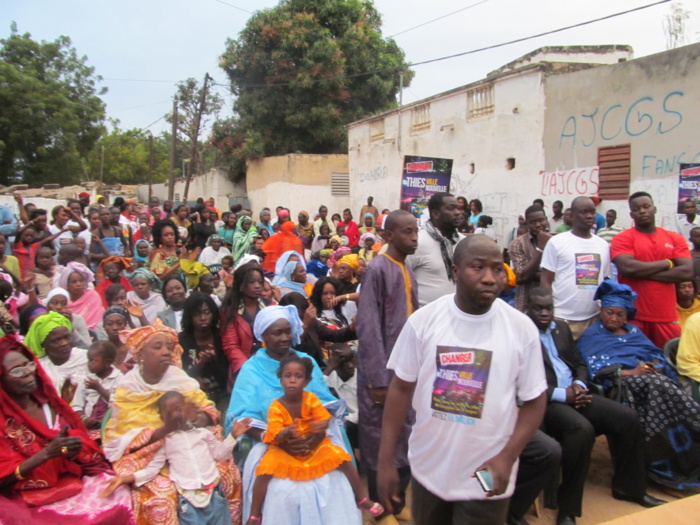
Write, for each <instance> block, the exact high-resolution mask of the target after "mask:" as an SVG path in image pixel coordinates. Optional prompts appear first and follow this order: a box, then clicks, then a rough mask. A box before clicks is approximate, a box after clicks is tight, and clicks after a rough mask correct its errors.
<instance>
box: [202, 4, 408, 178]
mask: <svg viewBox="0 0 700 525" xmlns="http://www.w3.org/2000/svg"><path fill="white" fill-rule="evenodd" d="M221 66H222V68H223V69H224V71H225V72H226V73H227V75H228V77H229V80H230V84H231V90H232V92H233V94H234V95H235V96H236V97H237V98H236V101H235V104H234V111H235V118H234V119H233V120H232V121H228V122H225V123H221V125H218V126H215V128H214V130H213V136H212V141H213V143H214V144H217V145H219V147H222V148H224V149H225V151H227V152H229V153H230V155H231V158H232V159H233V160H234V161H237V162H238V164H239V166H240V165H241V163H242V162H243V161H245V160H247V159H251V158H257V157H260V156H269V155H281V154H286V153H291V152H295V151H301V152H304V153H341V152H345V151H347V132H346V129H345V126H346V125H347V124H348V123H350V122H352V121H354V120H357V119H360V118H363V117H366V116H368V115H371V114H374V113H377V112H381V111H384V110H387V109H390V108H392V107H395V105H396V94H397V93H398V90H399V73H400V72H403V73H404V85H405V86H408V85H409V84H410V81H411V78H412V76H413V74H412V72H411V71H410V70H408V65H407V64H406V62H405V57H404V53H403V51H402V50H401V49H400V48H399V46H398V45H397V44H396V42H394V40H392V39H386V38H384V37H383V36H382V33H381V17H380V15H379V13H378V12H377V10H376V9H375V7H374V4H373V3H372V2H371V1H370V0H282V2H280V4H279V5H278V6H276V7H274V8H272V9H268V10H264V11H260V12H257V13H255V14H254V15H253V16H252V17H251V18H250V19H249V20H248V22H247V24H246V27H245V28H244V29H243V30H242V31H241V33H240V34H239V37H238V39H237V40H231V39H229V40H228V41H227V46H226V51H225V52H224V54H223V55H222V57H221Z"/></svg>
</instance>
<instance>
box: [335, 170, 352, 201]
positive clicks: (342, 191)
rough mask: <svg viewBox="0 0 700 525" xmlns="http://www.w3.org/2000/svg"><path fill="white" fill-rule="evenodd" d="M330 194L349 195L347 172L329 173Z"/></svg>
mask: <svg viewBox="0 0 700 525" xmlns="http://www.w3.org/2000/svg"><path fill="white" fill-rule="evenodd" d="M331 195H338V196H349V195H350V174H349V173H331Z"/></svg>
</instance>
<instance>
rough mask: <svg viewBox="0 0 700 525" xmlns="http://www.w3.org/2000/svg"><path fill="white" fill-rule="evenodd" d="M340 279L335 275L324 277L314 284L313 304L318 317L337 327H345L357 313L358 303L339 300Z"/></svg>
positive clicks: (323, 321) (325, 322)
mask: <svg viewBox="0 0 700 525" xmlns="http://www.w3.org/2000/svg"><path fill="white" fill-rule="evenodd" d="M339 289H340V281H338V279H336V278H335V277H322V278H321V279H319V280H318V281H317V282H316V284H315V285H314V291H313V293H312V294H311V304H312V305H314V307H315V308H316V316H317V317H318V319H319V320H320V321H321V322H322V323H324V324H326V325H329V326H332V327H335V328H345V327H346V326H349V325H350V321H351V320H352V319H353V318H354V317H355V315H357V304H356V303H355V302H354V301H345V302H341V301H337V300H336V298H337V297H344V296H341V295H339Z"/></svg>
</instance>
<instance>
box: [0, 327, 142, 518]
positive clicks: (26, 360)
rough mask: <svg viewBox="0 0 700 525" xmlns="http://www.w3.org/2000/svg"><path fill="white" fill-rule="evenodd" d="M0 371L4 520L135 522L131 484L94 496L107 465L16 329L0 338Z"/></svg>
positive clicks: (105, 479) (0, 510)
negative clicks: (18, 338)
mask: <svg viewBox="0 0 700 525" xmlns="http://www.w3.org/2000/svg"><path fill="white" fill-rule="evenodd" d="M56 315H59V314H56ZM0 373H1V374H2V375H1V377H0V383H1V385H2V386H1V387H0V523H26V524H30V523H52V524H67V523H81V524H83V523H84V524H89V525H93V524H105V525H109V524H113V523H124V524H133V523H135V521H134V517H133V514H132V510H131V497H130V494H129V490H128V489H126V488H122V489H120V490H119V491H117V492H116V493H115V494H113V495H112V496H111V497H109V498H106V499H99V498H97V495H98V494H100V492H101V491H102V490H103V489H104V488H105V487H106V486H107V484H108V483H109V481H110V480H111V479H112V478H113V473H112V471H111V470H110V468H109V465H108V464H107V462H106V461H105V458H104V456H103V455H102V452H101V451H100V449H99V447H98V446H97V444H96V443H95V442H94V441H93V440H92V439H90V438H89V437H88V434H87V431H86V429H85V427H84V426H83V424H82V423H81V422H80V417H78V415H77V414H76V413H75V412H73V410H71V408H70V407H69V406H68V404H67V403H66V402H65V401H64V400H62V399H61V398H60V397H59V396H58V394H57V392H56V389H55V388H54V387H53V385H52V383H51V380H50V379H49V377H48V376H47V375H46V373H45V372H44V371H43V369H42V368H41V366H40V365H39V364H38V362H37V359H36V357H35V356H33V355H32V354H31V353H30V352H29V351H28V350H27V349H26V348H25V347H24V346H23V345H22V344H21V343H19V342H17V341H16V340H15V339H14V338H13V336H7V337H4V338H3V339H1V340H0Z"/></svg>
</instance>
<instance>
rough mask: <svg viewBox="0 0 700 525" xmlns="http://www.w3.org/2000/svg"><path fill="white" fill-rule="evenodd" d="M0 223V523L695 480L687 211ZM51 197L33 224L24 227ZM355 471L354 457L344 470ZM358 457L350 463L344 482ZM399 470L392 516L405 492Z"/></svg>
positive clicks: (55, 212)
mask: <svg viewBox="0 0 700 525" xmlns="http://www.w3.org/2000/svg"><path fill="white" fill-rule="evenodd" d="M15 199H16V201H17V204H18V206H19V210H20V213H19V216H18V217H15V216H14V215H13V214H12V213H11V212H10V213H9V214H8V213H7V212H8V211H9V210H8V209H7V208H5V209H2V208H3V207H0V211H2V214H3V217H5V219H4V224H3V225H0V254H2V255H1V257H2V259H1V260H0V276H1V277H2V279H0V296H1V298H2V304H1V305H0V328H1V329H2V331H3V333H4V337H2V339H0V372H1V378H0V379H1V387H0V398H1V399H0V427H1V431H2V437H1V439H2V440H3V444H2V447H0V521H1V522H3V523H25V524H29V523H56V524H58V525H60V524H63V523H70V522H71V521H73V522H75V520H80V522H81V523H137V524H154V525H160V524H167V525H172V524H176V523H188V524H189V523H192V524H204V523H211V524H214V523H216V524H229V523H230V524H247V525H259V524H261V523H266V524H276V525H277V524H281V525H302V524H304V525H305V524H312V523H313V524H317V523H318V524H321V523H322V524H326V525H347V524H358V525H359V524H360V523H361V522H362V514H363V512H364V513H366V515H371V516H372V517H373V519H375V520H376V522H377V523H381V524H384V525H392V524H397V523H400V522H402V521H406V520H413V521H414V522H415V523H416V524H418V525H424V524H437V525H440V524H443V523H445V524H448V523H460V524H461V523H465V524H475V525H477V524H503V523H508V524H511V525H513V524H515V525H520V524H525V523H527V521H526V518H525V516H526V513H527V511H528V509H529V508H530V507H531V506H532V504H533V501H534V500H535V498H536V497H537V495H538V494H539V493H540V492H541V491H542V490H543V489H544V490H545V491H546V492H547V494H548V497H547V498H546V501H547V504H548V505H549V506H552V507H553V508H558V518H557V523H558V524H559V525H572V524H575V522H576V518H577V517H579V516H581V515H582V514H583V513H584V512H585V509H583V507H582V502H583V492H584V486H585V480H586V476H587V473H588V468H589V463H590V456H591V451H592V448H593V444H594V442H595V439H596V436H598V435H602V434H604V435H606V436H607V438H608V443H609V446H610V453H611V458H612V463H613V472H614V474H613V478H612V480H611V486H612V494H611V495H612V497H613V498H616V499H620V500H628V501H632V502H635V503H638V504H640V505H642V506H644V507H653V506H657V505H661V504H663V503H665V502H664V501H662V500H660V499H657V498H654V497H652V496H651V495H649V494H648V493H647V482H648V481H649V480H650V481H651V482H653V483H654V484H655V485H656V486H657V487H661V488H663V489H664V490H666V491H667V492H668V493H669V494H672V495H675V496H683V495H685V494H687V493H692V492H695V491H696V490H697V489H698V488H699V487H700V474H699V472H700V404H698V401H699V400H700V396H699V394H698V384H699V383H700V299H698V287H697V278H698V276H700V274H698V273H697V272H698V271H700V217H698V216H696V215H695V211H696V210H695V204H694V203H692V202H687V203H684V211H685V217H684V219H683V220H681V221H679V224H678V232H671V231H667V230H664V229H662V228H660V227H657V226H656V223H655V213H656V208H655V206H654V203H653V199H652V197H651V196H650V195H649V194H647V193H644V192H638V193H634V194H633V195H631V196H630V198H629V208H630V215H631V217H632V220H633V222H634V225H633V227H631V228H629V229H622V228H619V227H617V226H615V221H616V214H615V212H614V211H613V210H610V211H608V212H607V213H606V214H605V216H603V215H602V214H600V213H598V211H597V210H596V207H599V206H600V200H599V199H597V198H595V197H594V198H590V197H578V198H576V199H574V200H573V201H572V202H571V203H569V204H570V206H569V208H565V207H564V203H562V202H561V201H556V202H554V203H553V205H552V210H551V211H552V213H551V214H549V216H548V213H547V208H545V206H544V202H542V201H539V200H536V201H535V202H534V203H533V204H532V205H531V206H529V207H528V208H527V209H526V210H525V212H524V214H523V215H522V216H521V217H520V220H519V223H518V227H517V228H514V231H513V232H512V233H511V234H510V236H509V239H507V240H506V242H505V243H502V244H501V245H500V246H499V244H498V243H497V242H496V241H497V236H496V233H495V231H494V229H493V228H492V226H493V218H492V217H490V216H488V215H486V214H485V213H484V208H483V205H482V203H481V202H480V201H479V200H478V199H473V200H471V201H469V200H467V199H466V198H464V197H454V196H452V195H451V194H449V193H436V194H434V195H432V196H431V198H430V200H429V203H428V206H427V208H426V212H425V213H424V214H423V215H422V216H421V217H419V218H416V217H414V216H413V215H412V214H410V213H408V212H406V211H401V210H395V211H391V210H389V209H384V210H382V211H381V212H380V210H379V209H378V208H377V207H375V206H374V203H373V199H372V197H369V198H368V199H367V204H366V205H365V206H363V207H362V209H361V210H360V213H359V215H358V217H359V220H358V221H357V222H356V221H355V219H354V216H353V213H352V211H351V210H350V209H345V210H343V211H342V213H334V214H331V215H330V217H329V210H328V208H327V207H326V206H324V205H322V206H320V207H319V208H318V210H317V211H316V212H314V213H309V212H307V211H300V212H298V214H297V216H296V221H294V218H293V217H292V214H291V212H290V210H289V209H288V208H285V207H282V206H279V207H277V208H276V209H275V210H274V211H273V210H270V209H268V208H264V209H262V210H259V211H258V210H255V213H254V210H250V209H244V208H243V206H242V205H240V204H237V205H233V206H231V207H230V209H228V210H225V211H223V212H222V211H221V210H219V209H218V208H217V207H216V203H215V201H214V199H211V198H210V199H208V200H206V201H205V200H204V199H199V200H198V202H197V204H196V205H194V206H188V205H186V204H181V205H177V206H176V205H175V204H174V203H173V202H171V201H165V202H163V203H162V204H161V202H160V200H159V199H158V198H156V197H153V198H151V200H150V202H149V203H148V204H144V205H139V204H138V203H134V202H131V201H128V200H124V199H121V198H118V199H116V200H114V202H112V203H111V204H110V203H108V201H107V199H105V198H104V197H102V196H100V195H97V196H96V197H95V198H94V199H91V196H90V195H89V194H81V195H79V196H78V198H77V199H70V200H69V201H68V202H67V203H66V205H59V206H56V207H55V208H53V209H52V210H51V211H50V213H49V212H47V211H46V210H42V209H38V208H37V207H36V206H34V205H33V204H32V203H25V202H24V201H23V199H22V198H21V197H20V196H19V195H17V196H16V197H15ZM49 215H50V219H49ZM358 468H359V472H358ZM360 473H361V474H362V475H363V476H364V477H365V478H366V484H365V483H364V481H362V478H361V477H360ZM409 485H410V487H411V508H410V509H409V507H408V506H407V505H406V491H407V489H408V487H409Z"/></svg>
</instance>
